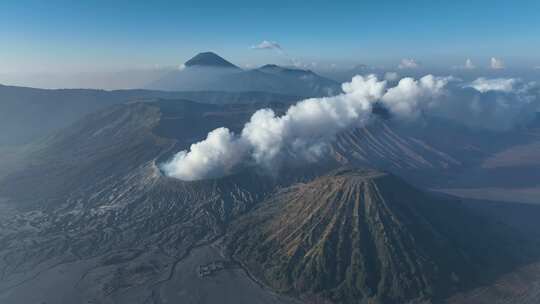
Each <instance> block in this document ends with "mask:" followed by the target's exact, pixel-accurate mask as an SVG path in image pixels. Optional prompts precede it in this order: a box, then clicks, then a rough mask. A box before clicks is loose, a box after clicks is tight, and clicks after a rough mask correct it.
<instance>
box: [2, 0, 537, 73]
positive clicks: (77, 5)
mask: <svg viewBox="0 0 540 304" xmlns="http://www.w3.org/2000/svg"><path fill="white" fill-rule="evenodd" d="M263 40H269V41H276V42H278V43H279V44H280V45H281V46H282V47H283V49H284V52H285V53H286V55H284V54H279V53H277V52H273V51H256V50H252V49H250V46H252V45H254V44H257V43H259V42H261V41H263ZM204 50H213V51H216V52H218V53H219V54H220V55H222V56H224V57H226V58H227V59H229V60H231V61H232V62H234V63H237V64H239V65H246V64H252V65H258V64H262V63H265V62H276V63H283V62H285V61H287V60H290V59H291V58H295V59H297V60H301V61H305V62H323V63H340V64H343V65H347V64H355V63H365V64H371V65H397V63H398V62H399V60H401V59H402V58H414V59H416V60H418V61H420V62H422V63H424V64H425V65H432V66H452V65H456V64H461V63H462V62H463V61H464V60H465V58H472V59H473V61H474V62H475V63H477V64H478V65H480V64H485V65H487V64H488V60H489V58H490V57H492V56H495V57H498V58H503V59H504V60H505V62H506V64H507V65H508V66H512V65H514V66H521V67H527V66H529V67H533V66H537V65H540V1H538V0H536V1H518V0H516V1H483V0H468V1H436V0H431V1H421V0H416V1H383V0H379V1H318V0H312V1H97V0H96V1H54V0H51V1H45V0H43V1H24V0H17V1H10V0H3V1H1V2H0V73H2V72H4V73H10V72H19V73H25V72H29V71H35V72H63V71H95V70H98V71H99V70H121V69H130V68H141V67H152V66H156V65H157V66H170V65H176V64H180V63H182V62H183V61H185V60H186V59H189V57H191V56H192V55H194V54H195V53H197V52H199V51H204Z"/></svg>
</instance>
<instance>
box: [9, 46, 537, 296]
mask: <svg viewBox="0 0 540 304" xmlns="http://www.w3.org/2000/svg"><path fill="white" fill-rule="evenodd" d="M363 79H364V78H363ZM365 79H368V76H365ZM369 79H371V80H372V83H379V85H378V87H380V88H381V90H366V91H367V92H370V94H371V95H369V96H375V95H377V96H378V98H373V100H372V102H371V103H369V107H365V108H362V111H363V112H362V115H365V118H366V120H365V122H367V123H361V124H352V123H351V124H347V127H340V128H336V129H331V128H330V127H331V126H332V125H329V124H325V126H327V127H326V129H325V130H326V131H328V132H330V131H332V132H334V130H337V131H336V134H335V136H331V137H328V138H325V140H326V139H328V140H327V141H325V143H326V144H327V146H326V148H327V149H326V150H325V151H326V152H325V153H324V154H321V157H320V158H316V159H315V161H308V162H305V161H302V162H300V161H298V162H296V161H294V160H295V159H294V158H292V160H293V161H290V160H289V161H288V162H284V163H282V164H281V166H277V165H275V166H274V167H273V168H272V169H275V170H272V171H268V170H265V169H264V168H263V167H260V166H255V165H254V164H253V163H251V162H250V161H248V160H246V161H244V162H242V163H241V164H240V165H239V166H237V167H236V168H235V170H231V171H230V172H227V174H224V175H219V176H214V177H212V178H203V179H200V180H196V181H185V180H180V179H177V178H174V177H171V176H168V175H167V174H166V172H164V171H163V170H162V169H163V167H162V164H164V163H166V162H167V161H169V160H171V159H172V157H173V156H174V155H175V154H177V153H178V152H179V151H183V150H188V149H190V147H192V144H194V143H197V142H200V141H202V140H204V139H205V138H207V134H208V133H209V132H211V131H213V130H216V129H219V128H221V127H224V128H227V129H228V130H230V132H231V134H242V130H243V129H244V128H245V125H246V123H248V122H249V121H250V119H252V116H253V114H254V113H257V111H259V110H260V109H271V111H272V112H273V113H274V114H275V116H273V117H275V118H276V119H278V118H280V117H292V118H290V119H293V118H294V119H297V117H299V116H294V115H289V116H287V113H289V112H288V111H289V110H290V108H291V106H292V105H294V104H296V103H297V102H298V101H300V100H304V99H305V98H307V97H315V98H312V99H308V100H311V101H310V103H306V104H307V105H317V102H320V101H324V102H330V103H331V102H333V101H334V100H335V99H339V98H342V99H343V100H345V101H347V102H349V101H351V99H350V98H357V97H358V95H356V96H354V94H355V93H357V94H358V92H366V91H364V89H365V88H366V87H367V86H359V87H361V88H363V89H362V90H361V91H360V90H359V89H358V90H352V89H351V88H350V87H348V86H347V85H345V86H343V87H342V86H340V85H338V83H337V82H335V81H333V80H329V79H326V78H323V77H321V76H318V75H316V74H314V73H312V72H310V71H306V70H298V69H291V68H284V67H279V66H275V65H264V66H262V67H260V68H258V69H254V70H242V69H240V68H238V67H236V66H235V65H233V64H232V63H230V62H228V61H226V60H224V59H223V58H221V57H219V56H217V55H216V54H213V53H201V54H199V55H196V56H195V57H193V58H192V59H191V60H188V61H187V62H186V63H185V67H184V68H183V69H182V70H179V71H174V72H171V74H169V75H167V76H165V77H164V78H163V79H161V80H159V81H158V82H156V83H152V84H150V85H149V87H154V86H156V87H155V88H159V86H160V85H163V87H161V88H160V89H164V90H167V91H159V90H147V89H140V90H118V91H102V90H41V89H32V88H22V87H8V86H0V116H1V117H0V118H1V119H0V127H1V128H2V130H3V131H5V132H2V133H0V302H1V303H8V304H11V303H14V304H18V303H21V304H23V303H24V304H26V303H43V302H44V303H126V304H127V303H129V304H132V303H171V302H179V303H246V304H252V303H287V304H289V303H305V304H308V303H444V302H446V301H447V300H448V298H452V301H454V302H452V303H475V299H477V298H475V297H477V296H478V294H479V293H478V292H477V291H478V288H485V289H481V290H482V291H483V293H482V294H484V296H485V297H486V298H489V299H496V300H497V301H498V300H500V301H501V303H502V301H509V302H516V303H519V302H517V301H519V300H521V301H522V302H521V303H524V304H525V303H527V304H528V303H531V304H532V303H537V302H538V299H539V298H538V296H539V294H538V292H537V291H536V292H535V288H534V286H536V285H534V284H538V283H539V282H540V276H536V274H537V272H535V269H536V268H535V267H536V266H535V265H538V262H539V259H540V233H538V231H540V226H539V225H538V221H537V219H538V216H540V206H535V205H527V204H521V203H518V202H529V203H538V202H540V195H538V193H540V192H535V189H540V182H539V181H540V175H539V174H540V173H539V172H540V159H539V158H538V155H540V153H538V152H539V150H538V147H539V143H540V133H539V130H540V129H539V126H540V123H539V122H540V120H539V119H538V118H540V116H537V117H535V113H534V109H535V108H534V106H536V103H535V102H537V99H535V98H536V97H535V96H537V95H535V94H537V87H535V86H533V85H532V84H531V85H529V83H527V82H524V81H518V80H514V81H513V82H512V86H511V88H508V87H505V88H503V89H505V90H506V91H504V92H501V91H500V90H491V89H490V90H487V91H486V92H480V91H479V89H477V88H475V87H473V84H472V83H471V82H465V81H461V82H459V81H455V82H453V81H454V80H451V79H450V78H439V77H438V76H434V78H430V77H428V78H425V79H424V80H423V82H422V80H417V79H412V80H411V79H408V80H405V81H404V82H403V83H401V82H398V81H397V80H392V81H388V83H385V84H384V86H387V87H384V90H383V85H382V82H383V81H384V80H382V79H378V80H377V81H375V78H369ZM430 79H431V80H439V81H442V80H444V81H447V82H448V83H449V85H448V87H444V90H443V91H441V92H443V93H444V94H435V95H429V97H430V98H426V96H428V95H426V92H427V91H426V90H424V89H425V87H426V84H425V83H427V84H430V83H431V80H430ZM487 80H490V79H487ZM356 81H357V82H356V84H357V85H359V84H364V82H360V81H359V78H357V79H356ZM400 83H401V84H400ZM423 83H424V84H423ZM434 83H435V82H434ZM499 83H500V82H499V81H496V82H493V81H484V82H482V83H476V84H481V85H482V86H481V88H482V89H485V88H486V86H487V88H493V86H492V85H493V84H499ZM350 85H351V86H352V84H350ZM183 88H185V90H187V91H181V90H184V89H183ZM329 88H330V89H331V90H328V89H329ZM343 88H345V90H343ZM406 88H412V89H411V90H405V89H406ZM419 88H420V89H422V90H420V89H419ZM332 90H335V91H332ZM342 91H345V94H349V95H351V96H349V95H339V94H341V93H342ZM388 92H393V93H391V94H390V93H388ZM408 92H413V93H414V94H407V93H408ZM418 92H420V93H418ZM388 94H389V95H388ZM336 95H338V97H335V96H336ZM329 96H333V97H329ZM339 96H341V97H339ZM362 96H364V95H362ZM384 96H386V97H384ZM389 96H390V97H389ZM433 96H434V97H436V98H437V99H436V101H440V103H429V102H426V101H434V100H435V99H432V98H431V97H433ZM420 97H421V98H420ZM493 100H495V101H497V102H496V103H495V104H491V103H490V102H491V101H493ZM413 101H414V102H416V101H418V103H411V102H413ZM447 101H451V103H445V102H447ZM474 101H476V102H477V103H474ZM312 103H313V104H312ZM404 103H405V104H414V105H417V106H418V107H413V108H412V109H419V110H418V111H410V113H413V112H414V113H415V115H411V116H408V115H407V116H400V115H401V114H400V113H403V107H402V106H401V105H402V104H404ZM448 104H450V105H452V106H454V105H455V107H450V106H447V105H448ZM506 104H508V105H509V106H505V105H506ZM346 105H347V106H348V107H344V109H349V108H350V107H351V106H352V105H353V104H351V103H346ZM441 105H442V106H441ZM471 105H475V106H476V109H478V112H470V113H469V112H466V111H465V110H464V109H470V106H471ZM325 109H326V110H329V109H332V108H330V107H327V108H325ZM433 109H435V110H433ZM501 109H504V111H505V112H502V111H501ZM525 110H526V111H525ZM266 111H270V110H266ZM460 111H461V112H463V113H466V114H470V116H467V117H465V116H466V115H463V117H461V116H459V117H458V116H457V115H456V113H459V112H460ZM298 113H306V112H296V114H298ZM324 113H326V112H324ZM324 113H323V114H324ZM343 113H349V112H347V111H343V112H336V113H335V114H336V117H338V118H340V117H342V116H339V115H338V114H340V115H342V114H343ZM407 113H409V112H407ZM504 113H506V114H508V116H500V115H502V114H504ZM443 114H444V115H443ZM522 114H523V115H522ZM304 117H305V116H303V117H302V118H304ZM307 117H312V116H307ZM315 117H316V118H319V117H323V118H324V117H325V116H315ZM404 117H409V118H411V119H403V118H404ZM522 117H524V118H523V119H522ZM412 118H414V119H412ZM480 120H481V121H480ZM296 121H300V119H297V120H296ZM336 121H338V122H339V123H343V125H345V124H344V121H343V120H342V119H337V120H336ZM516 121H518V122H521V123H518V124H516V123H514V122H516ZM310 122H312V123H313V124H311V125H309V126H310V127H309V128H304V129H302V130H301V131H302V132H300V133H299V134H302V135H303V134H312V132H319V130H315V128H317V127H319V126H320V125H321V121H320V120H319V119H312V120H310ZM362 122H364V121H362ZM471 122H476V123H471ZM492 122H498V123H500V124H499V125H497V126H496V127H494V128H486V127H484V126H487V125H490V124H492ZM503 122H505V123H506V122H509V123H508V124H507V125H506V124H505V125H504V127H502V125H503ZM510 122H511V123H510ZM340 126H341V125H340ZM267 127H268V126H267ZM268 128H270V127H268ZM6 130H7V131H6ZM294 131H299V129H298V128H296V129H294ZM299 138H301V137H299ZM291 142H293V143H294V141H291ZM216 145H217V144H216ZM216 145H214V146H216ZM286 147H287V149H285V154H283V155H289V154H287V153H289V152H291V151H292V150H293V148H294V147H295V146H294V145H292V144H291V145H290V146H286ZM247 159H249V158H247ZM433 190H439V191H437V192H434V191H433ZM487 190H490V191H491V192H489V191H487ZM497 191H498V192H497ZM524 191H528V192H525V193H524ZM493 193H495V194H493ZM500 193H504V194H505V196H502V195H500ZM451 194H456V195H460V196H462V197H465V198H467V199H459V198H457V197H455V196H453V195H451ZM518 194H519V195H518ZM471 197H473V198H478V199H482V198H488V197H489V198H491V199H494V198H501V197H504V198H505V200H507V201H509V202H486V201H481V200H475V201H472V200H470V199H468V198H471ZM517 271H519V272H517ZM516 273H519V274H520V275H523V276H526V277H527V278H530V279H529V281H530V282H529V283H530V284H529V285H525V284H520V285H515V284H516V283H514V282H513V281H511V280H508V279H507V277H506V276H510V277H511V276H512V274H516ZM501 280H502V281H501ZM495 282H497V283H495ZM501 286H502V287H501ZM506 286H510V287H511V288H507V289H505V287H506ZM531 286H532V287H531ZM501 290H502V291H501ZM29 291H32V292H29ZM501 292H504V295H505V296H504V297H501V296H499V295H500V294H501ZM458 294H459V296H460V297H459V298H456V296H457V295H458ZM456 299H457V300H456ZM516 299H517V300H516ZM460 301H461V302H460Z"/></svg>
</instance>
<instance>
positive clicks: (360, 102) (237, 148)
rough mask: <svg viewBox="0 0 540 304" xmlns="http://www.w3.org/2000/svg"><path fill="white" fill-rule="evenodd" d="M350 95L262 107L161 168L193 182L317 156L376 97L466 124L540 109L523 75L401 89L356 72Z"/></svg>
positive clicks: (499, 121) (497, 124)
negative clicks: (280, 108)
mask: <svg viewBox="0 0 540 304" xmlns="http://www.w3.org/2000/svg"><path fill="white" fill-rule="evenodd" d="M342 89H343V93H342V94H339V95H336V96H332V97H322V98H310V99H306V100H302V101H300V102H298V103H297V104H295V105H293V106H291V107H290V108H289V109H288V110H287V112H286V113H285V114H284V115H282V116H277V115H276V113H275V112H274V111H273V110H271V109H261V110H258V111H257V112H255V113H254V114H253V115H252V116H251V118H250V120H249V121H248V122H247V123H246V124H245V125H244V127H243V129H242V131H241V133H240V134H234V133H233V132H231V131H230V130H229V129H227V128H224V127H223V128H218V129H215V130H213V131H212V132H210V133H208V135H207V137H206V139H204V140H202V141H200V142H198V143H194V144H192V145H191V147H190V149H189V150H188V151H181V152H179V153H177V154H176V155H175V156H174V157H173V158H172V159H171V160H170V161H169V162H167V163H165V164H163V165H162V166H161V167H162V169H163V171H164V172H165V174H167V175H168V176H171V177H175V178H179V179H182V180H186V181H192V180H199V179H205V178H213V177H221V176H223V175H226V174H228V173H230V172H231V170H234V169H235V168H238V167H239V166H245V165H256V166H259V167H263V168H264V167H266V168H269V169H271V168H274V167H276V166H278V165H279V163H280V162H281V161H283V160H285V159H287V160H294V161H298V160H300V161H314V160H317V159H319V158H320V157H321V156H322V155H323V154H324V153H325V152H326V151H327V149H326V148H327V145H328V144H329V142H331V140H332V139H333V138H335V136H336V135H337V134H338V133H339V132H342V131H344V130H347V129H351V128H355V127H359V126H363V125H365V124H366V123H367V122H368V121H369V120H370V118H371V117H372V109H373V106H374V105H375V104H376V103H379V104H381V105H382V106H384V107H385V108H386V109H388V110H389V111H390V113H391V114H392V116H393V117H395V118H397V119H401V120H413V119H415V118H416V117H417V116H419V114H420V113H422V112H429V113H430V114H431V115H436V116H442V117H445V118H449V119H453V120H456V121H460V122H461V123H464V124H465V125H469V126H474V127H483V128H491V129H505V128H508V127H511V126H512V125H513V124H515V122H516V121H526V118H525V117H526V116H531V115H534V113H535V112H536V111H538V110H540V103H539V98H538V96H539V95H540V89H539V87H538V85H537V84H536V83H534V82H528V83H526V82H523V81H521V80H520V79H515V78H508V79H505V78H496V79H486V78H478V79H476V80H474V81H472V82H470V83H464V82H463V81H461V80H459V79H456V78H453V77H436V76H433V75H427V76H424V77H422V78H420V79H418V80H416V79H414V78H410V77H406V78H402V79H401V80H399V82H397V84H396V85H395V86H393V87H389V86H388V82H387V80H379V79H378V78H377V76H375V75H369V76H355V77H353V78H352V80H351V82H347V83H344V84H343V85H342Z"/></svg>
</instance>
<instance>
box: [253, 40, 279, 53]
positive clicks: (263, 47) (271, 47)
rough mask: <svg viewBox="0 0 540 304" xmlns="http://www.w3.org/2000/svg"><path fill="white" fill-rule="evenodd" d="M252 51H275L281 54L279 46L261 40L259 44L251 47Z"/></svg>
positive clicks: (273, 42)
mask: <svg viewBox="0 0 540 304" xmlns="http://www.w3.org/2000/svg"><path fill="white" fill-rule="evenodd" d="M251 48H252V49H254V50H276V51H279V52H281V51H282V49H281V45H280V44H279V43H277V42H275V41H268V40H263V41H262V42H261V43H259V44H257V45H254V46H252V47H251Z"/></svg>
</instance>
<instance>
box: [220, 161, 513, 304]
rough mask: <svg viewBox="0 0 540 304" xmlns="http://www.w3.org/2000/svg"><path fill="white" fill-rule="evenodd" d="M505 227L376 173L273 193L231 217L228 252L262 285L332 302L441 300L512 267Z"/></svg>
mask: <svg viewBox="0 0 540 304" xmlns="http://www.w3.org/2000/svg"><path fill="white" fill-rule="evenodd" d="M505 236H506V235H505V234H504V232H502V230H501V232H500V233H498V232H494V230H493V226H491V225H489V224H488V223H487V222H486V221H485V220H484V219H482V218H481V217H478V216H476V215H475V214H474V213H472V212H470V211H469V210H468V209H467V208H465V207H464V206H463V205H461V204H460V202H459V201H452V200H440V199H434V198H433V197H431V196H429V195H427V194H425V193H423V192H421V191H419V190H417V189H415V188H413V187H411V186H409V185H408V184H406V183H405V182H403V181H401V180H400V179H398V178H396V177H394V176H392V175H389V174H386V173H382V172H378V171H364V170H340V171H337V172H334V173H332V174H329V175H327V176H323V177H321V178H318V179H316V180H314V181H313V182H310V183H305V184H304V183H301V184H297V185H295V186H292V187H289V188H287V189H284V190H282V191H280V192H279V193H278V194H276V195H274V196H272V197H271V198H270V199H269V200H267V201H266V202H264V203H262V204H260V206H259V207H258V208H256V210H254V211H252V212H251V213H250V214H249V215H248V216H246V217H244V218H242V219H241V220H239V221H238V222H237V224H236V226H235V228H234V229H233V230H232V232H231V233H230V235H229V249H230V251H231V254H232V256H234V257H235V258H236V259H238V260H240V261H242V262H243V263H244V264H245V265H246V266H247V267H248V268H250V269H251V270H252V271H253V273H254V275H256V276H257V277H259V278H260V279H261V280H262V281H263V282H265V283H266V284H268V285H269V286H271V287H273V288H275V289H276V290H279V291H281V292H285V293H293V294H297V295H300V296H305V295H310V294H311V295H315V296H321V297H323V298H328V299H330V300H332V301H335V302H337V303H358V302H359V301H360V302H362V303H364V302H365V303H371V302H370V301H373V303H402V302H405V301H409V300H422V299H423V300H428V299H433V298H435V299H437V298H440V297H444V296H445V295H447V294H450V293H452V292H453V291H455V290H459V289H463V288H466V287H468V286H471V285H472V284H474V283H478V282H479V281H480V280H482V279H484V278H486V277H489V276H490V275H493V274H494V273H496V272H497V271H501V270H503V269H505V267H506V266H507V265H509V264H511V263H512V261H514V260H513V258H512V255H511V254H509V253H508V252H509V250H508V249H509V248H510V245H509V244H508V242H510V241H509V239H505Z"/></svg>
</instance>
